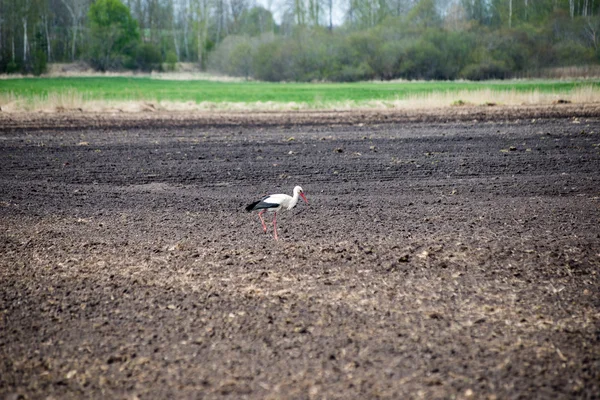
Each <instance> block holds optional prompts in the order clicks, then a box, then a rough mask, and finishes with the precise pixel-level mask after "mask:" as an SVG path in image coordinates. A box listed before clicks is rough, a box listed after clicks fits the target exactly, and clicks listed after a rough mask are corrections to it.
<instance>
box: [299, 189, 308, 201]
mask: <svg viewBox="0 0 600 400" xmlns="http://www.w3.org/2000/svg"><path fill="white" fill-rule="evenodd" d="M300 196H302V200H304V202H305V203H306V204H308V200H306V196H305V195H304V193H302V192H301V193H300Z"/></svg>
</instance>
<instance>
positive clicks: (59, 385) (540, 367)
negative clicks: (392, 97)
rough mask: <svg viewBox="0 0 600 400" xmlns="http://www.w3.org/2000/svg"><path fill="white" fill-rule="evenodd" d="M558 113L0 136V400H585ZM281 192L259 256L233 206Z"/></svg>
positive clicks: (592, 192)
mask: <svg viewBox="0 0 600 400" xmlns="http://www.w3.org/2000/svg"><path fill="white" fill-rule="evenodd" d="M566 110H568V113H574V114H575V116H576V118H563V117H565V116H567V117H572V115H570V114H569V115H560V113H558V115H554V114H552V113H550V114H543V115H546V116H548V115H549V116H551V117H553V118H544V117H542V118H541V119H540V115H539V114H535V113H530V114H527V113H525V114H518V112H517V111H515V113H516V115H517V117H519V118H521V117H523V118H521V119H520V120H516V119H515V118H508V117H509V116H510V115H511V114H510V113H508V114H507V113H505V114H502V113H499V114H498V115H496V116H489V115H488V116H485V117H483V118H481V116H480V117H477V116H473V115H471V116H467V117H457V116H456V115H451V116H447V117H443V116H441V117H436V118H433V119H432V118H428V117H423V118H421V119H419V118H413V119H410V118H406V119H404V120H403V119H402V118H400V117H397V118H392V119H391V120H392V121H395V122H393V123H386V120H387V121H389V120H390V118H389V117H388V118H384V117H382V116H381V115H380V116H379V117H372V118H370V117H368V116H367V118H365V121H364V122H360V121H361V118H360V117H357V116H356V115H355V114H351V113H349V114H338V116H337V117H334V118H332V119H324V120H319V119H318V117H315V121H313V122H314V123H313V124H310V118H309V117H306V116H301V117H298V119H295V117H294V115H295V114H293V115H292V116H290V115H287V116H285V115H284V116H283V117H278V118H280V119H277V118H272V119H269V118H266V117H264V115H263V117H256V116H252V115H248V116H246V117H247V118H248V120H246V121H245V120H244V118H242V117H239V116H238V119H235V120H234V121H233V122H232V121H231V120H226V121H223V120H219V117H216V120H212V119H201V118H195V119H194V118H191V119H186V118H184V117H181V116H179V117H173V118H171V117H165V116H163V117H161V118H156V117H152V118H146V117H144V118H142V117H138V118H137V119H136V118H135V117H131V116H128V117H123V118H121V119H119V118H112V119H111V118H110V117H109V116H102V117H98V116H87V120H88V122H89V123H87V124H86V116H85V115H83V116H59V117H56V116H55V117H48V116H44V117H43V118H42V117H39V116H33V117H31V118H29V117H27V116H23V115H20V116H18V117H14V116H13V117H7V116H3V117H2V118H0V122H1V123H2V125H0V398H2V397H5V398H8V399H18V398H48V397H52V398H56V399H59V398H60V399H65V398H67V399H68V398H127V399H134V398H140V399H144V398H152V399H168V398H230V399H243V398H256V399H263V398H274V399H275V398H299V399H303V398H307V399H313V398H314V399H321V398H323V399H324V398H327V399H332V398H339V399H349V398H356V399H369V398H392V399H408V398H423V399H434V398H473V399H506V398H523V399H531V398H549V399H556V398H577V399H598V398H600V295H599V293H600V276H599V274H600V225H599V223H600V119H599V118H597V117H598V115H599V114H598V113H596V114H594V112H591V114H592V115H587V116H586V114H582V113H583V111H582V113H579V114H577V110H573V109H572V108H568V109H566ZM303 115H304V114H303ZM486 115H487V114H486ZM557 117H560V118H557ZM177 118H179V119H178V121H180V122H179V123H176V122H174V119H177ZM223 118H228V117H223ZM281 118H283V119H281ZM302 118H305V119H302ZM67 120H68V123H65V121H67ZM409 120H412V121H429V122H409ZM474 120H475V121H474ZM11 121H12V122H11ZM61 121H62V122H61ZM169 121H171V122H173V124H172V126H170V125H169ZM181 121H183V122H181ZM219 121H220V122H219ZM444 121H452V122H444ZM90 127H91V128H90ZM67 128H68V129H67ZM295 185H301V186H302V187H303V188H304V190H305V193H306V195H307V197H308V200H309V203H310V204H309V206H306V205H305V204H304V203H303V202H300V203H299V204H298V206H297V207H296V208H295V209H293V210H292V211H287V212H282V213H280V214H278V226H279V234H280V238H281V240H280V241H278V242H276V241H274V240H273V236H272V232H271V231H269V233H268V234H264V233H262V229H261V226H260V222H259V220H258V217H257V216H256V214H249V213H246V212H245V211H244V206H245V205H246V204H248V203H250V202H252V201H253V200H257V199H258V198H260V196H262V195H263V194H266V193H273V192H275V193H277V192H284V193H291V191H292V188H293V187H294V186H295Z"/></svg>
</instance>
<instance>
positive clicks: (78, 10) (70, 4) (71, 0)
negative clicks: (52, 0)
mask: <svg viewBox="0 0 600 400" xmlns="http://www.w3.org/2000/svg"><path fill="white" fill-rule="evenodd" d="M60 1H61V3H62V4H63V5H64V6H65V8H66V9H67V10H68V11H69V15H70V16H71V23H72V25H71V30H72V32H73V39H72V42H71V60H72V61H75V52H76V47H77V34H78V32H79V26H80V23H81V20H82V19H83V17H84V15H85V13H86V12H87V10H88V8H89V0H60Z"/></svg>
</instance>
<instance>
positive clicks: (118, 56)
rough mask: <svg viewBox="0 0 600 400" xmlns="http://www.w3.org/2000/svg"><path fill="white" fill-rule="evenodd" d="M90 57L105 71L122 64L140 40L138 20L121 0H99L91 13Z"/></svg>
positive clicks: (131, 54) (89, 15)
mask: <svg viewBox="0 0 600 400" xmlns="http://www.w3.org/2000/svg"><path fill="white" fill-rule="evenodd" d="M88 20H89V29H90V50H89V58H90V62H91V63H92V65H94V66H95V67H96V68H98V69H99V70H101V71H106V70H108V69H113V68H120V67H122V66H123V65H124V64H125V62H126V61H127V59H130V58H131V57H132V56H133V55H134V54H135V50H136V47H137V45H138V44H139V42H140V33H139V30H138V24H137V22H136V21H135V20H134V19H133V18H132V17H131V14H130V12H129V8H127V7H126V6H125V5H124V4H123V3H121V1H120V0H97V1H96V2H95V3H94V4H92V5H91V7H90V11H89V13H88Z"/></svg>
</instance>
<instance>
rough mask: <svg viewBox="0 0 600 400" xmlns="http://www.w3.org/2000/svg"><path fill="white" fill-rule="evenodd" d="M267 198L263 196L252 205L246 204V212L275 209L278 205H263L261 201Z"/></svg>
mask: <svg viewBox="0 0 600 400" xmlns="http://www.w3.org/2000/svg"><path fill="white" fill-rule="evenodd" d="M267 197H269V196H265V197H263V198H262V199H260V200H258V201H255V202H254V203H251V204H248V205H247V206H246V211H248V212H250V211H254V210H263V209H268V208H277V207H279V206H280V205H279V204H274V203H265V202H264V201H263V200H264V199H266V198H267Z"/></svg>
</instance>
